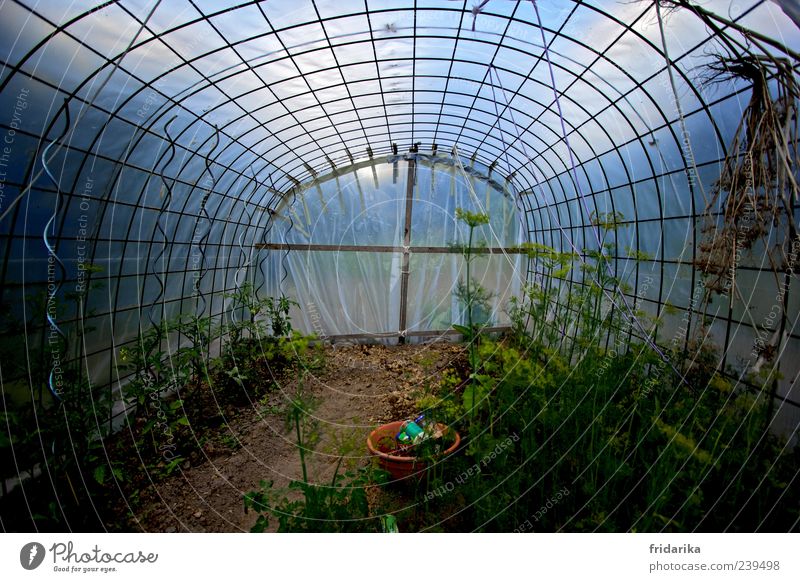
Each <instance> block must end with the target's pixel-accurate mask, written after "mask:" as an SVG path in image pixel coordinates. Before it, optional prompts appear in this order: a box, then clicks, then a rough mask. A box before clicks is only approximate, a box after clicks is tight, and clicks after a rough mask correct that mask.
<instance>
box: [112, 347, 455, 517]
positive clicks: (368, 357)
mask: <svg viewBox="0 0 800 582" xmlns="http://www.w3.org/2000/svg"><path fill="white" fill-rule="evenodd" d="M463 350H464V347H463V345H461V346H459V345H454V344H450V343H446V342H437V343H430V344H419V345H404V346H383V345H354V346H337V347H331V346H327V347H326V348H325V356H326V357H325V365H324V367H323V368H322V369H320V370H316V371H311V372H308V373H307V374H306V377H305V380H304V388H305V392H306V393H307V394H308V393H311V394H312V395H313V396H314V397H315V398H316V400H317V402H318V406H317V408H316V409H315V413H314V414H315V417H316V418H317V420H318V421H319V441H318V444H317V445H316V447H315V450H314V451H313V452H311V453H310V454H307V458H306V460H307V464H308V467H309V473H310V474H309V481H311V482H330V478H331V476H332V475H333V471H334V467H335V466H336V464H337V461H338V459H339V457H340V456H344V460H343V464H344V465H345V466H350V467H353V466H358V465H363V464H365V463H366V462H367V451H366V438H367V435H368V434H369V432H370V431H371V430H372V429H374V428H375V427H376V426H378V425H380V424H383V423H386V422H390V421H392V420H402V419H405V418H412V417H413V416H415V414H416V413H417V410H416V409H415V399H416V397H417V396H418V395H419V394H420V393H421V391H422V390H424V389H426V388H427V387H429V386H435V385H437V384H438V382H439V380H440V377H441V374H442V372H443V371H444V370H446V369H448V368H452V367H459V366H461V365H463V360H464V354H463ZM296 376H297V375H296ZM297 388H298V379H297V377H295V378H290V379H288V380H286V381H284V382H282V383H280V385H279V387H278V388H277V389H276V390H275V391H274V392H272V393H270V394H269V395H268V396H267V397H266V398H264V399H262V401H261V402H260V403H257V404H255V403H254V405H252V406H249V407H243V408H238V409H237V410H235V411H231V410H228V411H226V420H227V427H228V428H227V434H225V433H224V432H223V433H221V434H219V435H217V437H216V438H214V439H213V440H210V441H209V442H206V443H205V445H204V446H203V448H202V454H198V455H195V456H194V458H193V459H192V460H190V461H186V462H185V463H184V465H183V466H182V467H181V468H180V469H179V470H177V471H175V472H174V473H173V474H172V475H171V476H169V477H167V478H166V479H164V480H162V481H160V482H158V483H155V484H153V485H152V486H150V487H148V488H147V489H146V490H145V491H143V492H142V493H141V494H140V497H139V499H138V501H137V502H136V503H135V505H133V506H132V507H127V505H125V506H124V507H123V506H122V505H123V504H124V502H123V504H121V506H120V508H119V509H120V513H121V514H123V515H124V514H127V515H128V520H129V523H128V525H127V527H125V526H123V527H122V528H121V529H125V530H129V531H130V530H133V531H145V532H242V531H249V530H250V528H251V527H252V526H253V524H254V523H255V520H256V517H257V516H256V514H255V513H253V512H249V513H245V511H244V505H243V501H242V499H243V495H244V494H245V493H247V492H250V491H254V490H257V489H258V488H259V483H260V482H261V481H274V483H275V486H285V485H288V483H289V482H290V481H291V480H293V479H300V478H301V473H302V472H301V465H300V459H299V455H298V453H297V448H296V446H295V440H294V433H287V431H286V425H285V420H284V415H283V414H282V413H281V408H282V407H283V405H284V404H285V402H286V401H287V398H288V397H291V396H292V395H293V394H295V392H296V390H297Z"/></svg>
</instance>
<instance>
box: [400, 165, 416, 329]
mask: <svg viewBox="0 0 800 582" xmlns="http://www.w3.org/2000/svg"><path fill="white" fill-rule="evenodd" d="M415 163H416V161H415V160H414V158H411V159H409V160H408V179H407V180H406V218H405V225H404V228H403V266H402V268H401V270H400V275H401V278H400V340H399V343H401V344H404V343H406V332H407V331H408V330H407V329H406V326H407V321H406V318H407V313H408V273H409V266H410V264H411V211H412V208H413V205H414V182H416V176H415V170H416V168H415Z"/></svg>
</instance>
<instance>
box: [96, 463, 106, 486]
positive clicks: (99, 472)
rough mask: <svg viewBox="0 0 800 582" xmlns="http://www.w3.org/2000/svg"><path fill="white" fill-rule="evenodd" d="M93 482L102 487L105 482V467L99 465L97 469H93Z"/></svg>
mask: <svg viewBox="0 0 800 582" xmlns="http://www.w3.org/2000/svg"><path fill="white" fill-rule="evenodd" d="M94 480H95V481H97V483H98V484H100V485H102V484H103V483H105V482H106V466H105V465H100V466H99V467H95V469H94Z"/></svg>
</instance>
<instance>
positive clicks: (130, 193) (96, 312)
mask: <svg viewBox="0 0 800 582" xmlns="http://www.w3.org/2000/svg"><path fill="white" fill-rule="evenodd" d="M702 6H703V9H704V10H707V11H709V12H711V13H714V14H716V15H720V16H721V17H723V18H724V19H725V20H726V21H727V22H728V24H724V23H720V22H721V21H715V22H716V23H717V25H718V28H717V30H714V29H712V28H711V27H709V25H708V23H707V22H704V21H703V20H702V19H701V18H700V17H698V15H697V14H696V13H693V12H692V11H689V10H682V9H677V10H671V9H668V8H667V7H664V8H662V9H661V10H659V11H657V10H656V5H655V4H654V3H652V2H644V1H643V2H617V1H611V0H609V1H605V0H593V1H591V2H574V1H569V0H564V1H560V2H538V3H534V2H527V1H519V2H512V1H505V0H490V1H489V2H482V3H480V7H475V8H473V6H472V4H470V3H467V2H452V1H446V0H415V1H411V0H358V1H356V0H337V1H327V0H324V1H317V2H312V1H310V0H291V1H282V0H278V1H269V2H255V1H243V0H241V1H233V0H226V1H220V0H213V1H211V0H195V1H193V2H189V1H188V0H162V1H160V2H156V1H146V0H122V1H119V2H106V3H102V4H101V3H98V2H89V1H76V2H60V1H57V0H52V1H39V2H36V1H33V0H25V1H18V0H8V1H6V2H5V3H3V5H2V19H0V28H2V36H1V37H0V38H2V41H1V42H2V47H1V48H0V59H1V62H0V91H1V95H2V102H1V103H0V134H2V137H0V139H2V140H3V144H2V147H3V149H2V155H0V170H1V171H2V174H0V180H2V186H3V188H2V191H0V193H1V194H0V236H2V247H1V248H2V259H0V268H2V272H0V289H2V305H3V309H4V312H5V316H6V319H7V322H6V326H7V328H9V329H15V328H14V327H13V325H12V324H14V323H16V324H21V325H23V326H24V332H23V335H22V336H21V337H24V338H25V341H27V342H29V343H30V342H40V343H42V342H44V341H46V334H44V333H43V332H45V331H47V330H48V329H49V328H50V325H51V324H52V322H49V321H48V320H47V306H46V303H47V300H48V299H50V300H54V301H57V303H58V305H59V306H60V307H59V309H58V311H57V313H56V314H55V320H57V323H58V325H59V326H60V328H61V329H63V330H64V331H65V333H68V334H69V333H72V331H71V330H74V329H75V327H76V326H77V325H78V324H79V323H80V324H81V325H85V326H86V329H91V333H90V334H88V335H87V337H86V343H85V346H83V349H81V350H80V352H81V354H80V355H81V356H82V357H85V367H86V369H87V370H90V371H91V374H92V377H93V379H94V381H95V382H96V383H97V385H109V384H111V385H114V384H116V383H117V382H118V381H120V380H124V375H125V372H124V371H122V370H121V369H120V368H119V367H118V366H117V365H116V364H117V362H116V360H115V358H116V355H117V354H118V353H119V349H120V347H122V346H124V345H126V343H129V342H131V341H133V340H134V339H135V338H136V335H137V333H138V331H139V329H140V327H141V326H146V325H150V323H151V322H154V321H159V320H160V319H161V318H162V317H165V316H171V315H174V314H178V313H197V314H207V315H213V316H215V317H219V316H222V315H223V314H224V313H225V312H226V309H227V308H228V307H229V304H230V300H229V299H228V298H227V297H226V294H229V293H230V292H231V291H232V290H235V289H236V287H237V286H239V285H241V284H242V282H244V281H252V282H253V283H254V285H255V286H256V287H257V288H258V289H259V293H265V294H267V293H269V294H276V293H286V294H288V295H290V296H294V298H295V299H296V300H297V301H298V302H299V303H300V304H301V305H302V306H304V309H303V310H302V312H301V311H298V312H296V313H295V317H296V320H297V322H298V324H301V325H300V327H302V328H304V329H305V330H306V331H316V332H318V333H322V334H324V335H327V336H337V335H345V336H346V335H359V334H361V335H365V336H366V335H372V336H373V337H377V336H381V335H385V334H391V335H392V337H393V338H394V339H393V340H392V341H395V340H396V339H397V338H399V337H401V335H402V334H403V333H410V332H419V331H425V330H439V329H442V328H443V327H447V326H448V325H449V324H450V323H452V322H453V321H455V320H457V319H458V314H459V309H458V306H457V305H454V304H453V299H452V289H453V285H454V284H455V282H456V281H457V280H458V278H459V277H460V276H462V275H463V273H462V264H461V263H460V262H459V261H460V259H459V257H458V255H457V254H455V253H449V252H443V251H442V252H438V253H437V252H432V251H431V252H422V251H421V250H420V249H419V248H417V249H413V248H411V247H444V246H447V245H448V244H450V243H452V242H455V241H454V240H453V239H454V238H457V236H458V234H459V233H458V232H457V225H456V223H454V221H453V216H452V212H453V210H454V206H455V205H456V204H458V200H459V199H463V200H466V201H470V202H472V203H473V204H475V202H476V201H474V200H472V199H471V198H470V196H473V194H470V192H472V191H474V195H475V197H476V198H477V199H478V201H481V203H482V204H483V205H484V206H485V207H486V208H488V209H489V210H490V213H491V215H492V225H493V231H494V233H495V234H488V235H486V236H487V237H489V240H488V241H487V244H488V245H489V246H496V247H498V248H505V249H506V250H509V249H510V247H511V246H512V245H514V244H516V243H518V242H519V241H521V240H527V241H531V242H536V243H541V244H544V245H548V246H551V247H554V248H555V249H557V250H563V251H570V252H576V253H578V254H581V255H582V256H585V255H586V253H587V252H590V251H591V250H592V249H595V248H596V247H597V244H598V236H597V229H596V225H594V224H593V220H592V216H598V213H608V212H613V213H619V214H618V215H617V216H618V217H619V225H618V228H617V229H616V230H615V231H614V232H613V234H612V235H610V236H611V238H610V239H608V241H606V242H609V241H610V242H612V243H613V248H614V260H613V269H614V272H615V274H616V275H617V276H618V277H619V278H620V279H621V280H622V281H623V282H625V283H626V284H627V287H626V293H627V301H628V302H629V303H630V304H631V305H632V306H633V307H634V308H636V309H641V310H643V311H644V312H647V313H651V314H660V315H662V316H663V315H664V309H663V308H664V307H665V306H669V308H670V313H671V314H672V315H669V314H667V316H665V322H664V324H663V326H662V327H661V329H660V330H659V336H658V339H659V341H664V342H666V341H669V338H672V337H674V335H675V333H676V330H679V329H680V325H681V323H680V322H681V318H682V314H684V313H685V312H686V310H687V309H689V308H690V307H691V308H692V309H695V307H693V306H692V297H693V295H694V291H695V290H696V288H697V283H698V280H699V276H698V273H697V271H696V270H695V269H694V267H693V261H694V260H695V259H696V253H697V241H698V237H699V232H698V229H699V226H698V225H699V224H700V221H699V220H698V219H699V217H700V215H701V213H702V212H703V209H704V207H705V199H704V196H705V195H706V194H707V193H708V192H709V191H711V189H712V187H713V184H714V182H715V180H716V179H717V177H718V176H719V172H720V167H721V161H722V160H723V159H724V158H725V156H726V153H727V148H728V147H729V143H730V139H731V137H732V136H733V134H734V132H735V131H736V128H737V126H738V124H739V121H740V120H741V115H742V112H743V110H744V108H745V106H746V104H747V102H748V99H749V95H750V86H749V84H748V83H745V82H727V83H720V84H714V85H704V84H702V83H700V82H699V81H700V79H699V75H698V71H699V70H701V69H702V65H703V64H704V63H707V62H708V61H709V59H710V58H711V55H713V54H715V53H718V52H720V50H721V48H724V47H723V45H722V44H721V41H720V39H719V34H720V31H724V32H725V33H726V34H729V35H730V36H732V37H734V38H737V39H738V40H739V41H741V42H742V43H743V44H748V41H746V40H744V36H743V33H742V32H741V31H742V30H744V29H747V30H751V31H755V33H757V35H758V36H757V37H753V38H757V39H759V40H758V42H759V43H761V45H760V46H764V47H767V48H768V50H769V51H772V52H773V53H774V54H776V55H778V56H780V57H782V58H786V59H788V60H789V62H791V63H793V65H792V66H793V67H794V71H796V70H797V69H796V67H797V60H796V59H797V55H796V53H795V52H792V48H791V47H798V46H800V30H798V28H797V26H796V25H795V24H794V22H793V21H792V20H791V18H790V17H789V16H787V13H788V14H791V13H792V12H791V6H789V5H788V4H787V5H786V9H787V12H786V13H785V12H784V11H783V9H782V8H781V6H780V5H779V4H777V3H775V2H772V1H765V0H761V1H753V0H748V1H746V2H735V3H729V2H725V1H721V0H713V1H709V2H705V3H703V5H702ZM454 147H455V148H456V150H455V151H457V154H458V156H460V157H459V159H460V160H461V164H460V165H459V164H455V165H454V164H453V163H452V160H453V159H454V158H453V151H454ZM437 157H438V158H441V159H442V160H450V164H449V165H448V164H446V163H445V162H444V161H442V162H441V163H440V162H438V161H436V159H435V158H437ZM410 160H413V162H412V161H410ZM411 163H413V165H414V166H415V168H414V171H413V172H411V174H410V173H409V164H411ZM440 166H441V167H440ZM461 166H463V168H462V167H461ZM410 175H411V176H412V180H413V188H412V192H411V194H412V197H413V213H412V216H411V221H412V224H411V231H410V237H411V240H410V243H409V244H406V241H405V232H404V228H405V226H404V225H405V222H404V221H405V204H406V200H407V197H408V189H407V187H406V186H407V184H408V181H409V176H410ZM467 176H473V178H474V180H473V182H474V183H472V184H469V182H470V180H471V179H472V178H470V179H468V178H467ZM459 197H460V198H459ZM793 204H794V207H793V208H794V210H793V212H795V217H794V218H795V219H796V204H797V201H796V200H795V201H794V202H793ZM476 208H477V206H476ZM290 225H293V228H292V229H291V230H290V228H289V226H290ZM45 233H47V234H46V235H45ZM461 234H463V233H461ZM495 235H496V236H495ZM492 237H495V238H494V239H492ZM281 245H282V246H281ZM293 245H294V246H297V245H301V246H302V245H306V247H307V248H306V249H305V250H300V249H297V248H294V249H292V246H293ZM308 245H328V246H331V245H339V246H349V247H354V246H363V247H365V248H364V249H359V250H346V251H345V250H339V251H338V252H337V251H333V250H330V249H323V250H312V249H311V247H309V246H308ZM373 246H380V247H384V248H382V249H380V250H376V249H371V248H369V247H373ZM405 247H409V248H405ZM404 254H407V255H408V265H409V268H408V271H409V277H408V282H407V288H406V297H405V301H401V300H400V299H401V298H400V296H399V294H400V290H399V289H401V288H402V285H400V286H398V277H400V278H402V276H403V273H402V271H403V270H404V269H403V267H402V265H403V260H404ZM62 264H63V270H62V269H61V266H60V265H62ZM481 268H482V269H483V271H484V272H481V273H480V274H479V276H480V277H482V278H483V280H484V281H485V282H486V284H487V286H490V287H491V288H492V289H493V290H494V291H495V293H496V299H495V301H494V302H493V306H492V310H491V313H490V314H488V318H489V321H491V322H492V323H494V324H497V325H503V324H504V323H506V322H507V320H506V319H505V317H506V316H505V315H504V313H503V303H504V302H505V299H506V298H507V297H508V296H509V295H510V294H514V293H517V292H518V291H517V290H518V289H519V287H520V284H521V283H522V282H524V281H528V282H530V281H533V280H535V277H536V273H537V272H538V273H539V274H540V275H542V274H545V273H543V272H542V270H541V265H539V264H537V262H536V261H528V259H527V258H522V257H521V256H520V255H519V254H517V255H512V254H508V253H506V254H504V253H503V252H498V253H495V254H490V255H488V256H487V257H486V258H485V261H484V263H483V266H482V267H481ZM337 274H338V278H337ZM773 275H774V274H773V273H772V272H767V270H766V268H765V265H764V264H763V257H762V256H758V253H753V254H750V255H748V256H747V257H745V258H743V260H742V261H741V263H740V265H739V275H738V277H739V278H738V286H739V291H740V292H741V297H740V298H739V299H730V298H729V299H720V300H717V301H716V302H714V303H713V304H711V306H710V308H709V309H710V311H709V312H708V328H709V330H710V333H711V334H712V336H713V340H714V342H715V343H717V344H718V345H719V346H720V347H721V351H722V354H723V357H722V360H721V361H720V362H719V366H720V367H721V368H723V369H727V368H731V367H732V369H733V370H734V371H732V372H731V373H733V374H735V368H736V366H737V365H739V364H740V363H741V361H742V360H746V359H747V357H748V354H749V353H750V352H751V351H752V345H753V343H754V341H755V340H756V339H757V336H758V334H759V333H761V332H763V331H764V329H766V330H768V332H769V334H770V335H771V334H773V333H774V332H775V326H776V325H777V326H779V327H780V329H779V330H778V336H779V341H778V343H777V350H778V351H779V353H780V357H779V358H778V359H777V360H776V361H775V366H776V368H777V371H779V375H780V377H781V378H782V379H781V380H780V388H779V390H778V394H779V396H780V397H781V398H780V401H779V405H780V407H781V410H782V411H783V412H782V414H784V415H788V416H786V418H789V419H791V418H794V419H795V420H796V412H792V411H796V410H797V405H798V401H800V396H798V394H797V393H795V394H791V391H790V388H791V385H792V384H793V382H794V380H795V379H796V378H797V375H798V370H800V364H798V362H800V357H799V356H800V353H798V351H799V350H798V339H800V336H798V332H797V328H796V323H797V315H798V313H800V309H799V308H798V307H799V306H798V303H799V301H798V294H797V291H796V287H797V282H796V281H795V280H794V279H792V281H793V284H792V285H790V286H789V290H788V293H786V294H784V295H781V292H780V289H778V286H779V284H780V283H776V281H775V277H774V276H773ZM548 276H549V274H548ZM342 277H344V279H343V278H342ZM490 283H491V284H490ZM556 283H557V284H559V285H564V286H565V288H571V287H574V286H578V285H581V284H583V283H584V281H583V279H582V277H581V276H580V273H579V272H578V271H577V270H573V271H572V272H571V273H570V274H569V275H567V276H566V277H565V278H564V280H563V281H558V282H556ZM775 297H780V298H781V299H783V298H784V297H785V300H786V306H785V309H783V313H784V316H782V317H781V321H780V322H779V323H777V324H775V323H774V322H770V320H769V315H770V313H771V310H772V307H773V305H774V303H775ZM403 304H405V305H407V306H408V309H407V313H406V314H405V319H404V323H405V325H401V314H400V309H401V305H403ZM765 322H766V323H765ZM762 328H763V329H762ZM37 332H38V333H37ZM686 335H687V337H688V334H686ZM384 339H387V341H388V338H384ZM17 347H20V346H17ZM32 347H33V346H31V345H25V346H22V347H21V348H20V349H19V350H18V353H17V352H15V354H17V355H15V356H14V357H12V358H10V359H11V361H4V362H3V370H2V373H3V376H4V378H11V377H20V376H23V377H24V376H26V375H27V374H28V373H29V372H30V366H31V365H32V363H31V362H29V361H26V360H25V359H24V358H23V357H22V355H23V354H24V353H26V351H27V352H28V353H30V349H32ZM7 353H10V352H7ZM740 367H741V366H740ZM787 411H788V412H787Z"/></svg>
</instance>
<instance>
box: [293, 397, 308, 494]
mask: <svg viewBox="0 0 800 582" xmlns="http://www.w3.org/2000/svg"><path fill="white" fill-rule="evenodd" d="M293 416H294V428H295V431H296V432H297V449H298V451H299V452H300V465H301V466H302V468H303V483H308V472H307V471H306V452H305V450H304V447H303V438H302V436H301V433H300V410H299V409H298V407H297V403H295V408H294V413H293Z"/></svg>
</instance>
